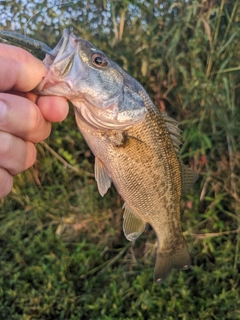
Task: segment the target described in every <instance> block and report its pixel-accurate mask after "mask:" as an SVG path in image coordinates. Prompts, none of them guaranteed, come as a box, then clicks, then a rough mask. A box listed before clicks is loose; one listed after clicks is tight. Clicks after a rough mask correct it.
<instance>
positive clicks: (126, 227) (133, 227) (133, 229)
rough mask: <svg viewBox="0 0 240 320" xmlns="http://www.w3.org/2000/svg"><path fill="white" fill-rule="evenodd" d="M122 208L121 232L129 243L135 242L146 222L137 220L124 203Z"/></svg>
mask: <svg viewBox="0 0 240 320" xmlns="http://www.w3.org/2000/svg"><path fill="white" fill-rule="evenodd" d="M123 208H125V210H124V214H123V232H124V235H125V237H126V238H127V239H128V240H129V241H133V240H136V239H137V238H138V237H139V236H140V234H141V233H143V231H144V229H145V227H146V222H145V221H143V220H142V219H140V218H138V217H137V216H136V215H135V214H134V213H133V212H132V210H131V209H130V208H129V207H128V205H127V204H126V203H125V204H124V206H123Z"/></svg>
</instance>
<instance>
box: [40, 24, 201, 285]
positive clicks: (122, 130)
mask: <svg viewBox="0 0 240 320" xmlns="http://www.w3.org/2000/svg"><path fill="white" fill-rule="evenodd" d="M43 62H44V64H45V65H46V66H47V68H48V69H49V72H48V74H47V75H46V77H45V78H44V79H43V80H42V81H41V83H40V84H39V85H38V87H37V88H36V89H35V92H36V93H37V94H39V95H59V96H64V97H66V98H68V99H69V100H70V101H71V102H72V104H73V105H74V108H75V117H76V122H77V125H78V128H79V130H80V131H81V133H82V135H83V136H84V138H85V140H86V142H87V144H88V146H89V147H90V149H91V150H92V152H93V154H94V155H95V179H96V181H97V185H98V190H99V192H100V194H101V195H102V196H104V194H105V193H106V192H107V190H108V188H109V187H110V186H111V183H113V184H114V186H115V188H116V190H117V192H118V193H119V194H120V196H121V197H122V199H123V200H124V202H125V203H124V220H123V230H124V234H125V236H126V238H127V239H128V240H130V241H132V240H136V239H137V237H138V236H139V235H140V234H141V233H142V232H143V231H144V229H145V226H146V223H149V224H150V225H151V226H152V228H153V229H154V231H155V232H156V236H157V240H158V249H157V256H156V263H155V269H154V280H155V281H156V282H157V283H161V282H162V281H163V280H165V279H166V278H167V276H168V275H169V274H170V272H171V270H172V269H173V268H176V269H187V268H188V267H189V265H190V256H189V253H188V250H187V247H186V243H185V239H184V237H183V234H182V227H181V220H180V201H181V196H182V193H183V192H184V191H186V190H187V189H188V188H189V187H190V186H192V185H193V184H194V182H195V181H196V179H197V174H196V173H195V172H194V171H193V170H191V169H190V168H187V167H186V166H184V165H183V164H182V162H181V161H180V160H179V158H178V153H179V146H180V144H181V136H180V132H181V131H180V129H179V128H178V123H177V122H176V121H175V120H174V119H172V118H170V117H168V116H167V115H166V114H165V113H161V112H160V111H159V110H158V109H157V108H156V107H155V106H154V104H153V103H152V101H151V99H150V98H149V96H148V94H147V93H146V91H145V90H144V88H143V87H142V86H141V85H140V83H139V82H137V81H136V80H135V79H134V78H132V77H131V76H130V75H129V74H128V73H127V72H126V71H124V70H123V69H122V68H121V67H120V66H118V65H117V64H116V63H114V62H113V61H112V60H110V59H109V58H108V57H107V56H106V55H105V54H104V53H103V52H102V51H101V50H99V49H98V48H96V47H95V46H94V45H93V44H92V43H90V42H88V41H86V40H83V39H81V38H78V37H76V36H75V35H74V34H73V33H71V32H70V31H69V30H67V29H65V30H64V33H63V36H62V38H61V39H60V41H59V43H58V44H57V46H56V47H55V48H54V49H53V50H52V51H50V52H48V53H46V57H45V59H44V60H43Z"/></svg>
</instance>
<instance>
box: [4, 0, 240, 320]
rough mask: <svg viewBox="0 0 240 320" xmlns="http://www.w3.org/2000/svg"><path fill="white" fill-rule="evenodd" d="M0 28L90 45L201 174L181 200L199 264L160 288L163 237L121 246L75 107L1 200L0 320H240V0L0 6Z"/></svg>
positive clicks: (118, 212)
mask: <svg viewBox="0 0 240 320" xmlns="http://www.w3.org/2000/svg"><path fill="white" fill-rule="evenodd" d="M0 23H1V29H7V30H15V31H16V30H17V31H19V32H21V33H24V32H26V34H27V35H29V36H31V37H34V38H37V39H39V40H41V41H43V42H45V43H46V44H48V45H49V46H54V45H55V44H56V43H57V41H58V40H59V38H60V35H61V33H62V30H63V28H64V27H71V28H72V30H73V31H74V33H75V34H77V35H79V36H80V37H82V38H85V39H88V40H90V41H92V42H93V43H94V44H95V45H96V46H97V47H99V48H100V49H102V50H103V51H105V52H106V53H107V54H108V55H109V56H110V57H111V58H112V59H113V60H115V61H117V62H118V63H119V64H120V65H121V66H122V67H124V68H125V69H126V70H127V71H128V72H129V73H130V74H131V75H133V76H134V77H135V78H136V79H138V80H139V81H140V82H141V83H142V84H143V86H144V87H145V88H146V90H147V91H148V92H149V94H150V96H151V98H152V99H153V101H155V103H156V105H157V107H159V108H160V110H162V111H167V112H168V114H169V115H171V116H173V117H174V118H175V119H177V120H178V121H179V122H180V124H181V128H182V129H183V139H184V144H183V146H182V151H181V156H182V159H183V161H184V162H186V163H189V164H190V165H191V167H193V168H194V169H195V170H196V171H198V172H199V173H200V179H199V180H198V182H197V183H196V185H195V187H194V188H193V189H192V190H191V191H190V192H189V193H188V194H187V195H186V196H184V198H183V201H182V225H183V230H184V235H185V237H186V240H187V242H188V247H189V251H190V253H191V257H192V266H191V268H190V269H189V270H188V271H180V272H179V271H174V272H173V273H172V274H171V276H170V277H169V278H168V280H167V281H166V282H165V283H163V284H162V285H160V286H157V285H156V284H154V283H153V280H152V274H153V267H154V259H155V249H156V246H155V243H156V237H155V234H154V232H153V231H152V229H151V228H150V227H149V228H148V230H146V232H145V233H144V234H143V235H142V236H141V237H140V239H138V240H137V241H136V242H133V243H129V242H128V241H127V240H126V239H125V238H124V235H123V232H122V209H121V206H122V201H121V199H120V197H119V196H118V195H117V193H116V192H115V190H114V188H111V190H110V191H109V192H108V193H107V195H106V196H105V197H104V198H101V196H100V195H99V193H98V191H97V186H96V183H95V180H94V176H93V162H94V159H93V156H92V154H91V152H90V151H89V149H88V147H87V145H86V143H85V142H84V140H83V139H82V137H81V135H80V133H79V132H78V130H77V127H76V124H75V120H74V116H73V112H72V111H71V112H70V115H69V117H68V119H67V120H66V121H64V122H63V123H59V124H56V125H54V127H53V131H52V134H51V137H50V138H49V139H48V140H47V141H45V142H43V143H40V144H39V145H38V162H37V164H36V165H35V166H34V167H33V168H32V169H30V170H28V171H27V172H25V173H23V174H21V175H19V176H17V177H16V179H15V183H14V189H13V191H12V193H11V194H10V195H9V196H8V197H6V198H4V199H2V200H1V201H0V219H1V221H0V247H1V256H0V319H11V320H15V319H23V320H30V319H31V320H32V319H69V320H70V319H71V320H75V319H184V320H188V319H206V320H207V319H240V289H239V285H240V275H239V272H240V233H239V231H240V207H239V203H240V190H239V188H240V180H239V179H240V135H239V125H240V112H239V100H240V66H239V61H240V42H239V35H240V5H239V1H238V0H236V1H233V0H229V1H227V0H221V1H220V0H201V1H193V0H189V1H187V0H178V1H173V0H172V1H171V0H162V1H161V0H159V1H157V0H151V1H144V0H139V1H131V0H123V1H119V0H114V1H109V0H83V1H72V2H64V1H62V2H60V1H50V0H44V1H38V0H33V1H31V2H28V1H24V0H18V1H16V0H15V1H0Z"/></svg>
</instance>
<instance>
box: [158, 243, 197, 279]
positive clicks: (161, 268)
mask: <svg viewBox="0 0 240 320" xmlns="http://www.w3.org/2000/svg"><path fill="white" fill-rule="evenodd" d="M190 264H191V259H190V256H189V253H188V249H187V246H186V244H185V242H184V244H183V246H182V247H181V249H180V250H179V251H177V252H175V253H173V254H165V253H164V252H162V251H161V250H158V251H157V257H156V263H155V268H154V281H155V282H156V283H158V284H160V283H161V282H163V281H164V280H166V278H167V277H168V275H169V274H170V272H171V271H172V269H182V270H186V269H188V267H189V266H190Z"/></svg>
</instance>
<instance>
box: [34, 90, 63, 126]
mask: <svg viewBox="0 0 240 320" xmlns="http://www.w3.org/2000/svg"><path fill="white" fill-rule="evenodd" d="M37 104H38V106H39V109H40V110H41V112H42V114H43V116H44V118H45V119H47V120H48V121H50V122H59V121H63V120H64V119H65V118H66V116H67V114H68V111H69V106H68V102H67V100H66V99H65V98H62V97H54V96H51V97H40V98H39V99H38V101H37Z"/></svg>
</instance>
